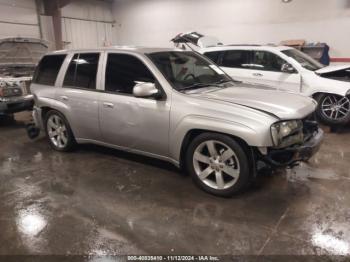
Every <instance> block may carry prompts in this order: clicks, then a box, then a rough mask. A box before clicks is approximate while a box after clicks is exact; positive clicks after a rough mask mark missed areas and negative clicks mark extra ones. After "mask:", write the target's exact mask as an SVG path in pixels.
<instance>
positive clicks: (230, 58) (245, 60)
mask: <svg viewBox="0 0 350 262" xmlns="http://www.w3.org/2000/svg"><path fill="white" fill-rule="evenodd" d="M250 55H251V51H248V50H230V51H226V52H225V53H224V56H223V58H222V63H221V64H220V66H224V67H231V68H249V64H250Z"/></svg>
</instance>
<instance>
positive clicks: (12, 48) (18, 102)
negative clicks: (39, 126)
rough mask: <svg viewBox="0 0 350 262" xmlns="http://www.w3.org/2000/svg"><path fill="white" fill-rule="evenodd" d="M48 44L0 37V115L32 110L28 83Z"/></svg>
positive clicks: (40, 41)
mask: <svg viewBox="0 0 350 262" xmlns="http://www.w3.org/2000/svg"><path fill="white" fill-rule="evenodd" d="M47 51H48V44H47V43H46V42H45V41H43V40H40V39H35V38H5V39H0V117H2V116H8V115H12V114H13V113H17V112H21V111H26V110H31V109H32V107H33V97H32V95H31V94H30V91H29V85H30V82H31V80H32V76H33V74H34V70H35V67H36V65H37V63H38V61H39V60H40V58H41V57H42V56H43V55H44V54H45V53H46V52H47Z"/></svg>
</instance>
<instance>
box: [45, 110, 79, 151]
mask: <svg viewBox="0 0 350 262" xmlns="http://www.w3.org/2000/svg"><path fill="white" fill-rule="evenodd" d="M44 123H45V133H46V137H47V140H48V141H49V143H50V145H51V147H52V148H53V149H55V150H57V151H61V152H69V151H72V150H73V149H74V147H75V145H76V142H75V138H74V135H73V132H72V130H71V128H70V126H69V123H68V121H67V119H66V118H65V117H64V115H63V114H62V113H60V112H58V111H56V110H51V111H49V112H47V114H46V115H45V122H44Z"/></svg>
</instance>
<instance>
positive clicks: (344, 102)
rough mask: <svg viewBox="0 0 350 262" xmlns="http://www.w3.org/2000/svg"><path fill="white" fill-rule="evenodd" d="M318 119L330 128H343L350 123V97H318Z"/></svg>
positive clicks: (332, 95) (326, 95) (329, 95)
mask: <svg viewBox="0 0 350 262" xmlns="http://www.w3.org/2000/svg"><path fill="white" fill-rule="evenodd" d="M316 100H317V102H318V106H317V109H316V116H317V119H318V120H319V121H320V122H321V123H322V124H325V125H328V126H331V127H333V126H342V125H345V124H347V123H349V122H350V100H349V97H346V96H339V95H335V94H320V95H319V96H317V97H316Z"/></svg>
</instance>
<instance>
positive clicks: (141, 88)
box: [132, 82, 160, 98]
mask: <svg viewBox="0 0 350 262" xmlns="http://www.w3.org/2000/svg"><path fill="white" fill-rule="evenodd" d="M132 93H133V95H134V96H135V97H143V98H147V97H158V96H159V95H160V93H159V90H158V89H157V88H156V85H155V84H154V83H145V82H141V83H137V84H136V85H135V86H134V89H133V90H132Z"/></svg>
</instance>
